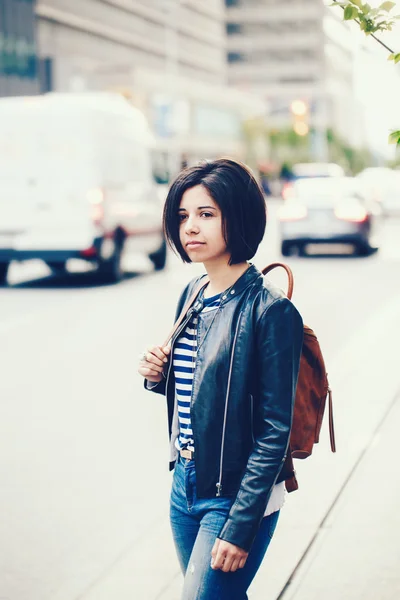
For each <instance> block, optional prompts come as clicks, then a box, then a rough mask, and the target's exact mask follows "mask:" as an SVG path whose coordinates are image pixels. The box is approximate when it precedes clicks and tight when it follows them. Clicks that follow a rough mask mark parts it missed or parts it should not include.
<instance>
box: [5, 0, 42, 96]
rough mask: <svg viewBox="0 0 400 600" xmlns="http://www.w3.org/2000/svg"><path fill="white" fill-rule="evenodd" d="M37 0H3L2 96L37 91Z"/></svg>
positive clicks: (38, 66) (38, 65) (35, 92)
mask: <svg viewBox="0 0 400 600" xmlns="http://www.w3.org/2000/svg"><path fill="white" fill-rule="evenodd" d="M39 68H40V64H38V63H37V56H36V35H35V0H0V96H15V95H25V94H37V93H38V92H39Z"/></svg>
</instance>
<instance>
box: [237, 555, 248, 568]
mask: <svg viewBox="0 0 400 600" xmlns="http://www.w3.org/2000/svg"><path fill="white" fill-rule="evenodd" d="M246 561H247V556H245V557H244V558H241V559H240V561H239V569H243V567H244V565H245V564H246Z"/></svg>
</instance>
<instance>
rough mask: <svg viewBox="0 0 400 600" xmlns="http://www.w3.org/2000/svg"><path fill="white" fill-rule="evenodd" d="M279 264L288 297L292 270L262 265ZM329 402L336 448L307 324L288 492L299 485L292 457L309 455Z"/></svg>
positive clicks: (319, 360) (324, 378) (319, 361)
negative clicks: (286, 286) (285, 274)
mask: <svg viewBox="0 0 400 600" xmlns="http://www.w3.org/2000/svg"><path fill="white" fill-rule="evenodd" d="M276 267H282V268H283V269H285V271H286V273H287V275H288V278H289V287H288V293H287V297H288V298H289V300H290V299H291V298H292V294H293V284H294V278H293V273H292V271H291V269H290V267H288V265H285V264H283V263H272V264H271V265H268V266H267V267H265V269H263V271H262V273H263V275H266V274H267V273H269V272H270V271H272V270H273V269H275V268H276ZM327 398H328V403H329V433H330V442H331V450H332V452H336V443H335V430H334V425H333V407H332V391H331V389H330V387H329V383H328V374H327V372H326V369H325V362H324V359H323V356H322V352H321V348H320V345H319V342H318V339H317V336H316V335H315V333H314V331H313V330H312V329H311V328H310V327H307V325H304V339H303V348H302V353H301V358H300V369H299V376H298V380H297V388H296V396H295V402H294V412H293V424H292V429H291V432H290V442H289V450H288V453H287V457H286V461H285V463H284V466H283V474H284V475H285V486H286V489H287V491H288V492H293V491H294V490H297V489H298V487H299V485H298V482H297V479H296V473H295V470H294V467H293V458H308V457H309V456H310V455H311V453H312V450H313V446H314V444H317V443H318V442H319V434H320V431H321V425H322V419H323V416H324V411H325V405H326V400H327Z"/></svg>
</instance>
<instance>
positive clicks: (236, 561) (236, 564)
mask: <svg viewBox="0 0 400 600" xmlns="http://www.w3.org/2000/svg"><path fill="white" fill-rule="evenodd" d="M239 564H240V558H235V559H234V560H233V561H232V565H231V573H233V572H234V571H237V570H238V568H239Z"/></svg>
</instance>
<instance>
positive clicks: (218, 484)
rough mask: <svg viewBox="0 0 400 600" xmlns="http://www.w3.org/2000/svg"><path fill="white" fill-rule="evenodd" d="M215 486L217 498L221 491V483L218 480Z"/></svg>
mask: <svg viewBox="0 0 400 600" xmlns="http://www.w3.org/2000/svg"><path fill="white" fill-rule="evenodd" d="M216 487H217V498H219V497H220V495H221V492H222V485H221V484H220V482H218V483H217V485H216Z"/></svg>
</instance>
